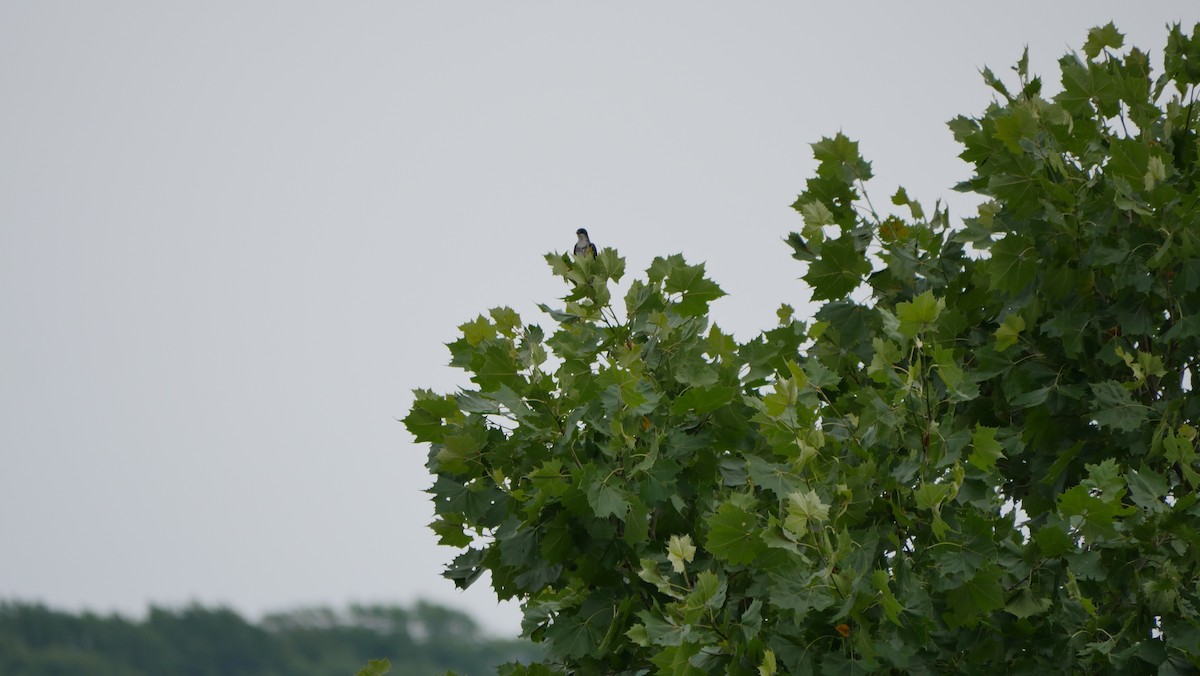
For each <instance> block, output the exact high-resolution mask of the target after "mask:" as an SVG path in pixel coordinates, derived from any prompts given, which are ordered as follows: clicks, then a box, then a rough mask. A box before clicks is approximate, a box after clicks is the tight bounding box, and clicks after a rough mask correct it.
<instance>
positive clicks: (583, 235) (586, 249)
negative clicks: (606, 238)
mask: <svg viewBox="0 0 1200 676" xmlns="http://www.w3.org/2000/svg"><path fill="white" fill-rule="evenodd" d="M575 234H576V235H579V241H578V242H575V255H576V256H582V255H584V254H588V253H590V254H592V258H595V257H596V245H595V244H592V240H590V239H588V234H587V230H584V229H583V228H580V229H578V230H576V231H575Z"/></svg>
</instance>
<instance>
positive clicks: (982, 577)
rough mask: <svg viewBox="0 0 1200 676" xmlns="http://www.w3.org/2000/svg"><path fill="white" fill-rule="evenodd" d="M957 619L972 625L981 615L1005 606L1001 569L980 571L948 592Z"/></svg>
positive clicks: (947, 598) (991, 568)
mask: <svg viewBox="0 0 1200 676" xmlns="http://www.w3.org/2000/svg"><path fill="white" fill-rule="evenodd" d="M946 600H947V601H948V602H949V605H950V608H951V610H953V612H954V616H955V619H956V620H958V622H960V623H962V624H967V625H968V626H971V625H973V624H974V622H975V621H976V618H978V617H979V616H981V615H984V614H987V613H990V612H992V611H994V610H999V609H1001V608H1003V607H1004V588H1003V587H1001V585H1000V571H998V570H995V569H994V568H993V567H988V568H987V569H985V570H983V571H980V572H979V573H977V574H976V575H975V576H974V577H972V578H971V579H970V580H968V581H967V582H965V583H964V584H963V585H962V586H960V587H958V588H956V589H952V590H950V591H949V592H948V593H947V594H946Z"/></svg>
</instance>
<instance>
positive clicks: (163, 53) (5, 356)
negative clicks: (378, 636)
mask: <svg viewBox="0 0 1200 676" xmlns="http://www.w3.org/2000/svg"><path fill="white" fill-rule="evenodd" d="M1109 20H1115V21H1116V22H1117V25H1118V27H1119V28H1121V29H1122V30H1123V31H1125V32H1126V34H1127V35H1128V36H1129V38H1130V40H1131V41H1132V42H1133V43H1134V44H1137V45H1139V46H1141V47H1143V48H1146V49H1150V50H1152V51H1153V52H1154V53H1155V54H1158V53H1159V51H1160V49H1161V46H1162V44H1163V42H1164V39H1165V30H1164V25H1165V24H1166V23H1167V22H1168V21H1179V20H1182V21H1183V22H1184V23H1185V24H1186V25H1188V26H1190V25H1191V24H1193V23H1195V22H1196V21H1198V20H1200V3H1195V2H1193V1H1192V0H1187V1H1184V0H1178V1H1174V2H1166V1H1163V2H1138V3H1133V2H1098V1H1095V0H1091V1H1086V2H1045V1H1044V0H1043V1H1038V2H1029V1H1021V2H1010V3H1007V4H1005V5H1004V6H1003V11H1001V6H1000V5H996V4H994V3H987V4H985V3H965V2H955V3H951V2H941V3H932V2H930V3H896V2H846V3H836V4H835V3H821V4H820V5H817V4H814V3H801V2H765V1H764V2H752V3H751V2H698V1H694V0H693V1H689V2H682V1H672V2H641V3H633V2H627V3H612V2H591V3H583V2H561V1H555V2H549V1H544V2H509V3H495V2H459V3H450V2H345V3H332V2H327V3H312V2H290V1H289V2H283V1H275V2H209V3H160V2H104V3H99V2H82V1H80V2H58V1H52V0H51V1H47V0H37V1H33V0H27V1H26V0H5V1H4V2H0V317H2V318H3V319H2V321H3V330H2V331H0V548H2V549H0V598H19V599H26V600H35V599H36V600H43V601H46V602H49V603H51V604H54V605H57V606H63V607H67V608H89V609H92V610H97V611H110V610H119V611H121V612H124V613H128V614H140V613H141V612H142V611H143V610H144V609H145V607H146V604H148V603H152V602H153V603H158V604H181V603H185V602H187V601H190V600H197V601H200V602H203V603H226V604H229V605H231V606H233V607H234V608H236V609H238V610H240V611H242V612H245V613H247V614H249V615H251V616H257V615H258V614H259V613H261V612H263V611H266V610H273V609H284V608H288V607H292V606H295V605H299V604H318V603H320V604H326V603H328V604H340V603H344V602H347V601H354V600H357V601H400V602H408V601H411V600H414V599H416V598H419V597H424V598H429V599H432V600H435V601H438V602H442V603H447V604H451V605H454V606H456V607H460V608H465V609H470V610H471V611H472V612H473V613H474V614H475V615H476V616H477V617H479V618H480V619H481V620H483V621H484V623H485V625H486V626H488V627H489V628H491V629H493V630H495V631H502V632H512V633H515V632H516V631H517V626H518V616H519V613H518V611H517V610H516V608H515V607H511V606H508V607H497V606H496V604H495V602H494V597H493V596H492V594H491V591H490V588H488V587H487V586H486V585H485V584H483V583H482V582H481V583H480V584H478V585H477V586H476V588H474V589H472V590H471V591H470V592H468V593H466V594H460V593H459V592H457V591H456V590H455V589H454V588H453V585H451V583H449V582H447V581H445V580H443V579H442V578H441V577H440V572H441V568H442V565H443V563H444V562H446V561H447V560H449V559H450V558H452V556H453V554H454V552H453V551H451V550H449V549H442V548H439V547H437V545H436V544H435V538H434V537H433V536H432V534H431V533H429V532H428V531H427V529H426V528H425V524H426V523H428V522H429V521H430V519H431V515H432V510H431V507H430V506H429V503H428V501H427V499H426V495H425V494H423V493H422V492H421V491H422V489H424V488H425V487H426V486H428V485H429V483H430V479H429V477H428V475H427V474H426V471H425V469H424V467H423V463H424V458H425V449H424V448H421V447H418V446H416V445H414V444H413V443H412V441H411V438H410V437H409V436H408V434H407V432H405V431H404V428H403V426H402V425H401V424H400V423H398V422H396V421H395V418H399V417H403V416H404V415H405V413H406V411H407V408H408V404H409V401H410V394H409V392H410V390H411V389H412V388H415V387H433V388H435V389H441V390H448V389H451V388H453V387H454V386H455V385H456V384H459V383H461V382H463V379H462V377H461V376H460V375H459V373H458V372H455V371H452V370H451V369H450V368H448V367H447V366H445V363H446V361H447V359H448V354H447V352H446V350H445V348H444V347H443V343H445V342H447V341H449V340H452V339H453V338H454V337H455V333H456V329H455V327H456V326H457V325H458V324H460V323H462V322H463V321H466V320H468V319H470V318H471V317H473V316H474V315H475V314H476V313H478V312H480V311H483V310H485V309H487V308H489V307H492V306H495V305H502V304H505V305H510V306H512V307H514V308H516V309H517V310H518V311H520V312H521V313H522V315H523V317H524V318H525V319H526V321H534V322H539V323H543V325H546V321H545V319H546V318H544V317H542V316H541V315H540V313H539V312H538V311H537V310H536V308H535V303H537V302H550V303H551V304H553V303H554V299H555V298H556V297H557V296H559V295H561V294H562V289H561V288H560V287H559V286H558V285H557V284H556V282H555V280H554V279H553V278H551V277H550V276H549V274H548V269H547V268H546V266H545V264H544V262H543V261H542V254H543V253H545V252H547V251H550V250H559V251H562V250H565V249H566V248H567V247H569V246H570V245H571V244H572V242H573V240H574V237H573V234H572V233H573V231H574V230H575V228H577V227H580V226H584V227H587V228H588V229H589V230H590V231H591V233H592V235H593V238H594V239H595V240H596V241H597V243H599V244H600V245H601V246H616V247H617V248H618V249H619V250H620V251H621V252H622V253H623V254H624V255H625V256H626V257H627V258H628V261H629V265H630V269H631V270H632V271H637V270H641V269H644V267H645V266H646V265H647V264H648V263H649V261H650V260H651V259H652V258H653V257H654V256H656V255H660V254H669V253H674V252H683V253H684V254H685V256H686V257H687V258H688V259H689V260H691V261H706V262H707V264H708V269H709V271H710V274H711V275H712V276H713V277H714V278H715V279H716V280H717V281H718V282H719V283H720V284H721V285H722V286H723V287H724V288H725V290H726V291H728V292H729V293H730V297H729V298H726V299H723V300H721V301H719V302H718V303H717V304H716V306H715V309H714V314H715V316H716V320H717V321H718V323H720V324H721V325H722V326H723V327H725V328H726V329H732V330H734V331H736V332H737V333H738V335H739V337H740V338H742V339H746V338H749V337H750V336H752V335H753V334H754V333H755V332H757V331H758V330H760V329H762V328H766V327H768V326H770V325H772V324H773V323H774V321H775V315H774V311H775V309H776V307H778V305H779V304H780V303H781V302H789V303H792V304H794V305H797V306H800V305H802V304H803V303H804V302H805V301H806V299H807V292H806V290H805V287H804V285H803V283H802V282H800V281H798V280H797V277H799V276H800V275H801V274H802V273H803V268H802V267H801V266H800V264H799V263H797V262H795V261H793V260H792V259H791V258H790V257H789V250H788V248H787V246H786V245H784V244H783V243H782V242H781V241H780V238H781V237H783V236H785V235H786V234H787V232H788V231H789V230H792V229H797V228H798V227H799V225H800V221H799V217H798V216H797V215H796V214H794V213H793V212H791V210H790V209H789V208H788V205H789V204H790V203H791V202H792V200H793V199H794V198H795V196H796V194H797V193H798V192H799V191H800V190H801V189H802V186H803V181H804V179H805V178H806V177H807V176H808V175H809V172H810V171H811V169H812V167H813V162H812V161H811V159H810V153H809V148H808V144H809V143H811V142H813V141H816V140H818V139H819V138H820V137H821V136H823V135H830V134H833V133H835V132H837V131H838V130H839V129H840V130H843V131H844V132H845V133H846V134H847V135H849V136H851V137H852V138H855V139H858V140H859V141H860V142H861V149H862V151H863V153H864V155H865V156H866V157H867V159H869V160H872V161H873V162H874V168H875V172H876V174H877V175H878V176H879V178H878V179H877V180H876V181H875V184H876V186H875V188H874V190H875V194H876V195H877V196H878V198H877V200H876V201H877V202H879V201H884V202H886V197H887V196H888V195H890V194H891V192H892V191H893V190H894V188H895V186H896V185H897V184H903V185H905V186H907V187H908V189H909V193H910V194H911V195H913V196H914V197H917V198H919V199H922V200H928V201H929V202H930V203H932V201H933V200H934V199H935V198H938V197H943V198H949V199H950V200H951V204H953V205H956V206H959V207H960V208H961V209H966V208H969V206H970V205H971V204H973V201H972V200H971V199H970V198H967V197H963V196H958V195H955V194H953V193H951V191H950V188H951V186H953V185H954V184H955V183H956V182H958V181H959V180H961V179H963V178H965V177H966V166H965V165H964V164H963V163H962V162H961V161H959V160H958V159H956V155H957V153H958V148H957V147H956V145H955V144H954V142H953V140H952V139H951V137H950V134H949V132H948V131H947V130H946V128H945V125H944V123H945V121H946V120H948V119H950V118H951V117H953V116H955V115H957V114H971V113H976V112H979V111H981V110H982V109H983V107H984V106H985V105H986V103H987V102H988V100H989V99H990V94H989V93H988V90H987V89H986V88H985V87H984V86H983V84H982V83H981V82H980V80H979V77H978V69H979V68H980V67H982V66H984V65H989V66H991V67H992V68H993V70H995V71H996V72H997V73H1003V74H1005V75H1010V74H1011V73H1010V71H1009V70H1008V68H1009V66H1011V65H1012V64H1013V63H1015V61H1016V59H1017V58H1018V57H1019V56H1020V54H1021V49H1022V47H1023V46H1024V45H1025V44H1028V45H1029V47H1030V56H1031V64H1032V67H1033V69H1034V70H1036V71H1038V72H1041V73H1043V74H1045V75H1047V80H1048V83H1047V84H1048V89H1049V90H1050V91H1055V90H1056V89H1057V78H1056V72H1057V71H1056V69H1055V61H1056V60H1057V59H1058V57H1060V56H1061V55H1062V54H1063V53H1064V52H1065V51H1066V50H1067V49H1068V47H1070V46H1079V45H1081V44H1082V42H1083V39H1084V36H1085V32H1086V30H1087V28H1089V27H1090V26H1093V25H1097V24H1102V23H1105V22H1107V21H1109Z"/></svg>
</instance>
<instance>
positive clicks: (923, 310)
mask: <svg viewBox="0 0 1200 676" xmlns="http://www.w3.org/2000/svg"><path fill="white" fill-rule="evenodd" d="M945 308H946V300H945V299H944V298H935V297H934V295H933V292H932V291H926V292H925V293H922V294H921V295H919V296H917V297H916V298H913V299H912V301H911V302H908V303H897V304H896V318H897V319H899V320H900V333H902V334H903V335H905V336H906V337H908V338H912V337H914V336H916V335H917V334H918V333H920V332H921V331H923V330H924V329H926V328H928V327H930V326H932V325H933V324H934V323H936V322H937V318H938V316H939V315H941V313H942V310H944V309H945Z"/></svg>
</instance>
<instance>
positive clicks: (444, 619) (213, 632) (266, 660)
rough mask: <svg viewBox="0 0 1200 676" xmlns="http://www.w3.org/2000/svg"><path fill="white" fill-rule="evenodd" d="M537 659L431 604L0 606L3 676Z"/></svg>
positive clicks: (200, 673) (291, 671)
mask: <svg viewBox="0 0 1200 676" xmlns="http://www.w3.org/2000/svg"><path fill="white" fill-rule="evenodd" d="M539 653H540V651H539V650H538V649H537V648H536V647H535V646H532V645H530V644H529V642H528V641H511V640H505V641H500V640H494V639H491V638H489V637H486V636H484V635H483V634H482V632H481V631H480V629H479V627H478V625H476V624H475V622H474V621H473V620H471V618H470V617H468V616H466V615H464V614H462V613H460V612H458V611H454V610H450V609H448V608H443V607H440V606H435V605H431V604H428V603H418V604H416V605H414V606H412V607H411V608H402V607H396V606H352V607H350V608H348V609H346V610H343V611H334V610H330V609H328V608H310V609H303V610H294V611H290V612H286V613H276V614H272V615H268V616H267V617H266V618H264V619H263V620H262V621H261V622H258V623H251V622H248V621H247V620H245V619H244V618H242V617H241V616H240V615H238V614H237V613H235V612H233V611H231V610H228V609H224V608H204V607H200V606H190V607H187V608H180V609H166V608H151V610H150V612H149V614H148V615H147V617H146V618H145V619H143V620H138V621H134V620H128V619H125V618H123V617H120V616H117V615H112V616H106V617H104V616H99V615H95V614H92V613H84V614H72V613H67V612H63V611H60V610H54V609H51V608H47V607H45V606H41V605H35V604H28V603H12V602H4V603H0V674H5V675H6V676H58V675H60V674H62V675H66V674H72V675H76V674H78V675H86V676H185V675H186V676H283V675H285V674H286V675H287V676H310V675H311V676H330V674H342V675H345V676H350V674H353V673H354V672H355V670H356V669H357V668H358V667H360V666H362V664H363V663H364V662H365V661H366V660H367V659H369V658H386V659H387V660H388V661H389V662H390V665H391V666H392V667H393V668H394V671H393V672H392V673H400V674H435V673H444V672H445V671H446V670H447V669H453V670H455V671H456V672H458V673H460V674H464V675H466V674H470V675H473V676H485V675H486V674H494V673H495V669H496V666H497V665H499V664H501V663H503V662H509V661H513V660H517V659H524V660H530V659H535V658H536V657H537V656H538V655H539ZM377 673H380V674H382V673H388V672H387V671H378V672H377Z"/></svg>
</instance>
